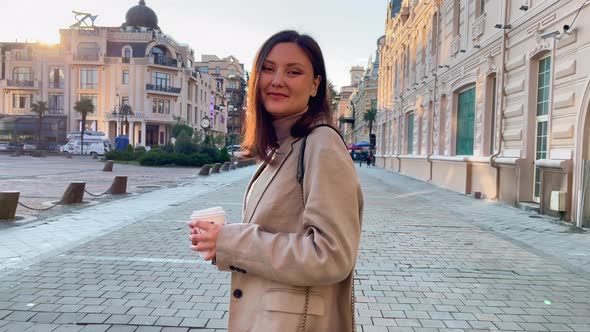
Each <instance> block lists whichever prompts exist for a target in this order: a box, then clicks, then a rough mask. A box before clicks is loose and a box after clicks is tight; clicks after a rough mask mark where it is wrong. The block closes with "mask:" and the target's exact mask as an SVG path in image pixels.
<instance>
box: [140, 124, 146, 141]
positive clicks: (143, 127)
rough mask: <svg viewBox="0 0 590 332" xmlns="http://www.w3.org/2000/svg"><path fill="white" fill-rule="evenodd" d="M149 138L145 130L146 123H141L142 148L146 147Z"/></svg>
mask: <svg viewBox="0 0 590 332" xmlns="http://www.w3.org/2000/svg"><path fill="white" fill-rule="evenodd" d="M146 136H147V132H146V130H145V121H142V122H141V138H140V142H139V144H140V145H142V146H146V145H145V137H146Z"/></svg>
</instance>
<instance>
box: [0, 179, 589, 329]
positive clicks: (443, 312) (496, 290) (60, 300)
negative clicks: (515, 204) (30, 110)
mask: <svg viewBox="0 0 590 332" xmlns="http://www.w3.org/2000/svg"><path fill="white" fill-rule="evenodd" d="M359 171H360V175H361V181H362V183H363V189H364V193H365V201H366V205H365V206H366V208H365V219H364V226H363V237H362V242H361V249H360V256H359V259H358V262H357V268H356V284H357V286H356V293H357V305H356V308H357V323H358V326H359V329H358V331H360V332H374V331H384V332H391V331H490V330H502V331H590V287H589V286H588V284H589V281H590V279H589V278H588V276H589V274H587V273H586V269H585V268H584V266H581V265H580V264H582V263H584V261H583V260H580V261H579V264H578V265H576V262H578V261H572V260H571V259H569V256H568V255H567V253H560V252H559V251H557V250H554V249H552V248H553V247H555V246H558V245H559V243H562V241H563V239H564V238H565V239H568V240H569V241H571V242H574V243H576V244H577V245H578V246H584V245H586V244H587V243H588V242H586V241H587V240H586V237H587V236H588V235H587V234H585V233H575V232H568V231H567V230H568V228H567V227H566V226H563V225H560V224H557V223H554V222H552V221H551V220H550V219H545V218H541V219H532V218H529V217H528V216H529V215H528V214H527V213H524V212H522V211H520V210H515V209H512V208H509V207H506V206H502V205H499V204H492V203H489V202H485V201H478V200H473V199H471V198H468V197H464V196H462V195H458V194H456V193H452V192H449V191H445V190H441V189H438V188H436V187H433V186H431V185H429V184H426V183H422V182H419V181H415V180H411V179H408V178H405V177H400V176H397V175H395V174H391V173H388V172H386V171H383V170H379V169H366V168H363V169H359ZM245 186H246V180H245V179H242V180H238V181H236V182H235V183H234V184H232V185H229V186H224V187H221V188H219V189H217V190H216V191H213V192H207V193H205V194H203V195H201V196H199V197H198V198H194V199H191V200H188V201H185V202H182V203H179V204H176V205H174V206H171V207H170V208H168V209H166V210H163V211H159V212H157V213H154V214H152V215H150V216H149V217H147V218H145V217H144V218H141V219H140V220H138V221H137V222H135V223H132V224H128V225H125V226H124V227H122V228H119V229H118V230H115V231H112V232H110V233H107V234H104V235H101V236H100V237H92V236H89V237H88V239H87V242H85V243H83V244H80V245H78V246H76V247H74V248H70V249H68V250H66V251H60V252H55V253H54V254H53V255H50V256H48V257H46V258H45V259H43V260H41V261H39V262H38V263H35V264H33V265H30V266H28V268H26V269H17V270H15V271H14V272H12V273H10V274H8V275H5V276H3V277H1V278H0V331H107V330H108V331H187V330H189V329H191V330H194V331H209V332H213V331H225V329H226V326H227V309H228V300H229V298H228V296H229V295H228V294H229V291H228V285H229V275H228V274H227V273H220V272H218V271H217V270H216V268H215V267H214V266H211V265H210V264H208V263H206V262H203V261H202V260H200V258H198V255H197V254H195V253H194V252H191V251H190V249H189V243H188V240H187V227H186V217H187V216H188V215H189V214H190V212H191V211H192V210H193V209H198V208H203V207H209V206H212V205H221V206H223V207H224V208H225V209H226V210H227V211H228V213H229V216H228V218H227V219H228V220H229V221H231V222H238V221H239V219H240V213H241V212H240V201H241V198H242V192H243V190H244V187H245ZM96 208H98V207H96ZM105 208H107V207H106V206H105ZM525 222H526V223H525ZM541 230H543V231H541ZM23 232H24V230H23ZM535 239H541V240H543V241H547V242H545V243H544V244H543V245H542V246H535V245H534V241H535ZM544 248H545V249H544ZM577 250H578V251H580V252H586V253H588V252H589V251H590V245H589V246H586V247H583V248H578V249H577ZM575 257H578V256H575Z"/></svg>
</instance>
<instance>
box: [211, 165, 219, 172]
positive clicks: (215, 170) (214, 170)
mask: <svg viewBox="0 0 590 332" xmlns="http://www.w3.org/2000/svg"><path fill="white" fill-rule="evenodd" d="M220 169H221V164H219V163H217V164H214V165H213V168H211V173H219V170H220Z"/></svg>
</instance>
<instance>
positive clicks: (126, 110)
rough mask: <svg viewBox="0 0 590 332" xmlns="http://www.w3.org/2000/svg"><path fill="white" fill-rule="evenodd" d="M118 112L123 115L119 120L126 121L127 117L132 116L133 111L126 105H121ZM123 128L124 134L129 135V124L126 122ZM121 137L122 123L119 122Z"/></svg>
mask: <svg viewBox="0 0 590 332" xmlns="http://www.w3.org/2000/svg"><path fill="white" fill-rule="evenodd" d="M120 112H121V113H122V114H123V115H122V116H121V118H123V117H125V121H127V117H128V116H131V115H133V109H132V108H131V106H130V105H128V104H123V105H121V110H120ZM125 125H126V127H125V134H127V135H129V127H128V125H129V122H127V123H126V124H125ZM121 135H123V122H122V121H121Z"/></svg>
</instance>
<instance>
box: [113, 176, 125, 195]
mask: <svg viewBox="0 0 590 332" xmlns="http://www.w3.org/2000/svg"><path fill="white" fill-rule="evenodd" d="M126 193H127V177H126V176H115V178H114V179H113V185H112V186H111V190H110V194H111V195H123V194H126Z"/></svg>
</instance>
